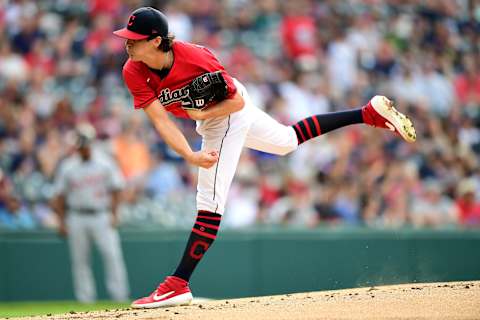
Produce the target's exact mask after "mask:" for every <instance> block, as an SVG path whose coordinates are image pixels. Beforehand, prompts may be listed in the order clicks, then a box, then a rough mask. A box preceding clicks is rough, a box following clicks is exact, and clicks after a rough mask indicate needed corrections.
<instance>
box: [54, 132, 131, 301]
mask: <svg viewBox="0 0 480 320" xmlns="http://www.w3.org/2000/svg"><path fill="white" fill-rule="evenodd" d="M77 134H78V136H77V142H76V147H77V151H78V154H75V155H73V156H71V157H69V158H66V159H65V160H64V161H63V162H62V163H61V164H60V168H59V170H58V174H57V177H56V179H55V190H56V192H57V199H56V201H55V202H56V207H57V208H56V209H57V210H56V212H57V214H58V215H59V223H60V227H59V232H60V234H61V235H63V236H68V244H69V248H70V256H71V263H72V274H73V281H74V290H75V296H76V298H77V300H79V301H81V302H85V303H91V302H94V301H95V300H96V290H95V283H94V278H93V274H92V270H91V263H90V257H91V246H92V242H93V243H95V245H96V246H97V248H98V249H99V251H100V254H101V256H102V260H103V264H104V267H105V277H106V288H107V290H108V293H109V295H110V297H111V298H112V299H113V300H115V301H126V300H127V299H128V291H129V289H128V280H127V273H126V270H125V264H124V261H123V255H122V250H121V247H120V238H119V236H118V232H117V230H116V227H117V224H118V217H117V206H118V198H119V191H120V190H121V189H122V188H123V186H124V181H123V177H122V174H121V172H120V170H119V169H118V167H117V166H116V165H115V164H114V163H113V161H112V160H111V159H110V158H109V157H108V156H107V155H101V154H99V153H97V152H94V151H93V150H92V143H93V142H94V140H95V135H96V133H95V129H94V128H93V127H92V126H90V125H86V124H85V125H81V126H79V127H78V128H77ZM65 213H67V215H65Z"/></svg>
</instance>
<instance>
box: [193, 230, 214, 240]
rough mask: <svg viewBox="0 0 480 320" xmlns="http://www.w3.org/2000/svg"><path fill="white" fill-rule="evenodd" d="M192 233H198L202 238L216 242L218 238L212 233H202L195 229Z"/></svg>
mask: <svg viewBox="0 0 480 320" xmlns="http://www.w3.org/2000/svg"><path fill="white" fill-rule="evenodd" d="M192 232H193V233H196V234H198V235H200V236H202V237H205V238H208V239H212V240H215V239H216V238H217V237H216V236H214V235H211V234H210V233H207V232H202V231H200V230H197V229H195V228H193V229H192Z"/></svg>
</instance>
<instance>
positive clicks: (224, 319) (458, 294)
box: [10, 281, 480, 320]
mask: <svg viewBox="0 0 480 320" xmlns="http://www.w3.org/2000/svg"><path fill="white" fill-rule="evenodd" d="M10 319H22V320H26V319H35V320H45V319H54V320H60V319H61V320H83V319H102V320H118V319H120V320H127V319H128V320H129V319H172V320H176V319H179V320H180V319H181V320H190V319H192V320H193V319H196V320H197V319H198V320H200V319H205V320H207V319H208V320H213V319H219V320H220V319H221V320H228V319H232V320H233V319H235V320H246V319H249V320H250V319H253V320H256V319H262V320H269V319H272V320H273V319H275V320H279V319H285V320H297V319H298V320H300V319H302V320H304V319H389V320H391V319H480V281H466V282H447V283H428V284H418V283H416V284H403V285H395V286H379V287H369V288H359V289H346V290H336V291H321V292H308V293H295V294H286V295H277V296H268V297H252V298H242V299H229V300H216V301H210V302H202V303H193V304H192V305H190V306H183V307H174V308H163V309H152V310H134V309H118V310H110V311H92V312H81V313H67V314H63V315H55V316H38V317H23V318H10Z"/></svg>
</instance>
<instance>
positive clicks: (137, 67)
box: [123, 41, 237, 118]
mask: <svg viewBox="0 0 480 320" xmlns="http://www.w3.org/2000/svg"><path fill="white" fill-rule="evenodd" d="M172 50H173V56H174V60H173V65H172V68H171V69H170V71H169V73H168V74H167V75H166V76H165V77H164V78H161V77H160V75H158V74H157V73H156V72H155V71H154V70H152V69H150V68H149V67H148V66H147V65H146V64H144V63H143V62H137V61H132V60H131V59H128V60H127V62H126V63H125V65H124V66H123V78H124V80H125V83H126V84H127V87H128V89H129V90H130V93H131V94H132V96H133V104H134V106H135V109H140V108H144V107H147V106H148V105H149V104H150V103H152V102H153V101H154V100H155V99H159V100H160V103H161V104H162V105H163V106H164V107H165V109H166V110H167V111H168V112H171V113H172V114H173V115H175V116H176V117H181V118H189V116H188V114H187V113H186V112H185V110H183V109H182V103H184V104H188V103H189V99H188V94H189V92H188V88H187V85H188V84H189V83H190V82H192V80H193V79H195V78H196V77H198V76H200V75H202V74H204V73H207V72H214V71H218V70H222V71H223V72H222V74H223V77H224V78H225V81H226V82H227V86H228V95H227V98H231V97H232V96H233V95H234V94H235V92H236V90H237V89H236V87H235V85H234V83H233V79H232V77H231V76H230V75H228V73H227V72H226V71H225V68H224V67H223V66H222V65H221V64H220V62H219V61H218V59H217V58H216V57H215V55H213V53H211V52H210V51H209V50H208V49H207V48H205V47H202V46H198V45H195V44H191V43H187V42H182V41H174V42H173V46H172Z"/></svg>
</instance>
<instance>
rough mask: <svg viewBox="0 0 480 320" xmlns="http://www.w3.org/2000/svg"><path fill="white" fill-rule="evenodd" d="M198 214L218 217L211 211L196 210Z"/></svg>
mask: <svg viewBox="0 0 480 320" xmlns="http://www.w3.org/2000/svg"><path fill="white" fill-rule="evenodd" d="M198 214H204V215H207V216H212V217H218V216H219V214H218V213H215V212H212V211H206V210H198Z"/></svg>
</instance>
